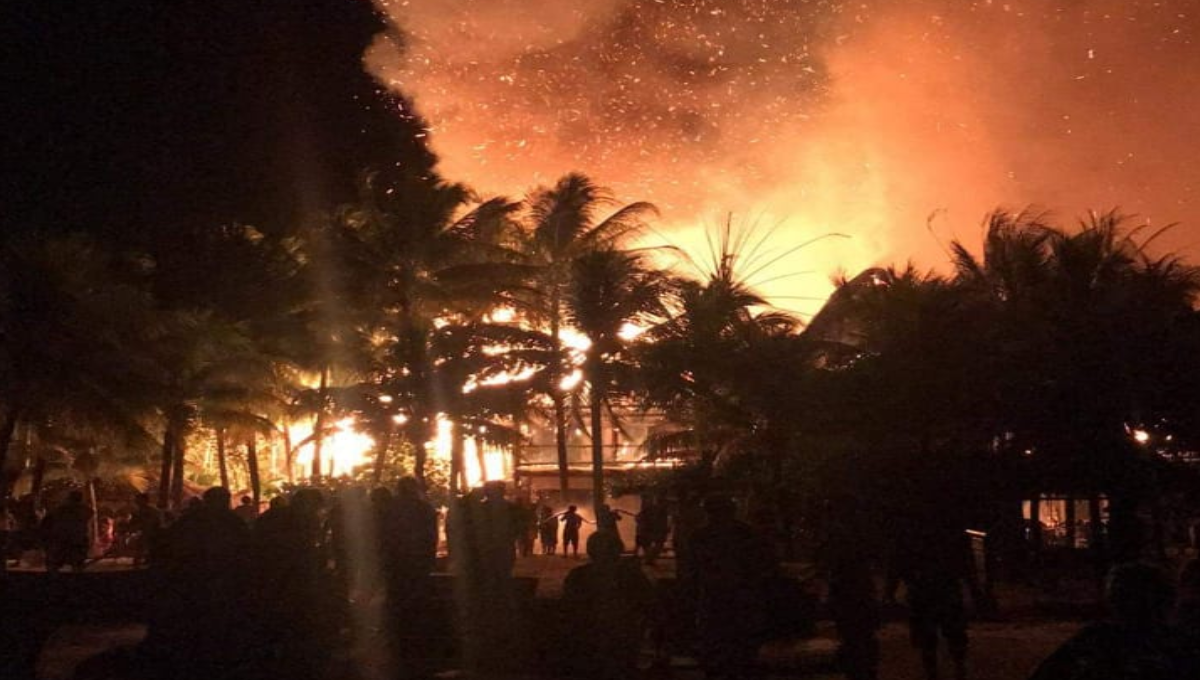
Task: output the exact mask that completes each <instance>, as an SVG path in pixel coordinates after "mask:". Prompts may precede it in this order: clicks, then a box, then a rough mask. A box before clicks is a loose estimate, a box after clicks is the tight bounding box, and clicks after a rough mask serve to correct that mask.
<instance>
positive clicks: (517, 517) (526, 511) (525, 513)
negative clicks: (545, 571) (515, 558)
mask: <svg viewBox="0 0 1200 680" xmlns="http://www.w3.org/2000/svg"><path fill="white" fill-rule="evenodd" d="M512 511H513V527H514V529H515V530H516V532H517V553H518V554H520V556H521V557H529V556H530V555H532V554H533V542H534V539H536V538H537V535H538V523H537V514H536V512H535V511H534V508H533V505H531V504H530V503H529V501H528V500H519V501H517V502H516V503H513V504H512Z"/></svg>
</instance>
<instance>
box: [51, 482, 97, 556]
mask: <svg viewBox="0 0 1200 680" xmlns="http://www.w3.org/2000/svg"><path fill="white" fill-rule="evenodd" d="M91 519H92V509H91V508H90V507H88V505H87V503H84V502H83V492H82V491H79V490H78V489H75V490H72V491H71V493H69V494H67V499H66V500H65V501H64V502H63V503H62V505H59V506H58V507H57V508H55V509H53V510H51V511H50V512H49V513H47V514H46V516H45V517H44V518H43V519H42V540H43V541H44V542H45V547H46V571H48V572H50V573H55V572H57V571H59V570H60V569H62V568H63V567H64V566H70V567H71V569H72V571H83V567H84V565H85V563H86V562H87V557H88V550H89V549H90V548H91V536H90V534H89V532H88V525H89V523H90V522H91Z"/></svg>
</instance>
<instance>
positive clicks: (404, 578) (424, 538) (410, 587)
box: [373, 477, 438, 677]
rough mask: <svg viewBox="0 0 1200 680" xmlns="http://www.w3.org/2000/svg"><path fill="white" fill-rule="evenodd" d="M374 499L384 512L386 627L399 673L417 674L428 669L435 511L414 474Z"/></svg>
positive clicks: (435, 554)
mask: <svg viewBox="0 0 1200 680" xmlns="http://www.w3.org/2000/svg"><path fill="white" fill-rule="evenodd" d="M373 498H374V495H373ZM375 502H376V503H377V504H378V505H377V506H376V507H377V508H380V509H381V510H382V512H383V515H382V519H381V520H380V523H379V531H380V539H379V544H380V546H381V554H382V563H383V581H384V584H385V588H386V595H387V599H386V603H387V609H386V612H387V619H386V627H387V629H388V630H389V631H390V633H391V636H390V637H391V639H390V641H391V644H392V652H393V657H394V659H395V660H396V662H397V664H398V666H397V671H398V675H399V677H415V676H418V675H420V674H421V673H422V672H423V671H424V668H423V664H421V659H420V656H421V655H420V651H421V648H420V625H421V623H422V622H423V621H426V620H428V613H429V602H428V595H429V592H430V590H431V587H430V585H431V574H432V573H433V570H434V566H435V564H436V562H437V544H438V520H437V511H436V510H434V508H433V506H432V505H430V504H429V502H428V501H426V500H425V498H424V496H423V495H422V493H421V488H420V485H419V484H418V482H417V480H416V479H414V478H412V477H405V478H403V479H401V480H400V481H399V482H397V484H396V494H395V497H394V498H392V499H391V500H390V501H389V500H388V499H387V497H385V496H384V495H383V494H378V500H375ZM384 504H386V505H384Z"/></svg>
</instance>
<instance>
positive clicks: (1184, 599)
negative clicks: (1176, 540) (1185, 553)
mask: <svg viewBox="0 0 1200 680" xmlns="http://www.w3.org/2000/svg"><path fill="white" fill-rule="evenodd" d="M1176 618H1177V621H1176V629H1175V644H1174V649H1175V654H1176V656H1177V657H1178V662H1177V667H1178V671H1179V677H1181V678H1200V560H1192V561H1191V562H1188V563H1187V565H1186V566H1184V568H1183V571H1182V572H1180V574H1179V609H1178V611H1177V617H1176Z"/></svg>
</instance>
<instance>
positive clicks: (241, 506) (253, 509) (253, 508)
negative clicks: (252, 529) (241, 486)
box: [233, 496, 258, 526]
mask: <svg viewBox="0 0 1200 680" xmlns="http://www.w3.org/2000/svg"><path fill="white" fill-rule="evenodd" d="M233 512H234V514H236V515H237V516H238V517H239V518H241V520H242V521H243V522H245V523H246V525H247V526H249V525H251V524H254V520H256V519H258V506H257V505H255V504H254V499H253V498H251V497H250V496H242V499H241V501H240V502H239V503H238V506H237V509H236V510H234V511H233Z"/></svg>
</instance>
